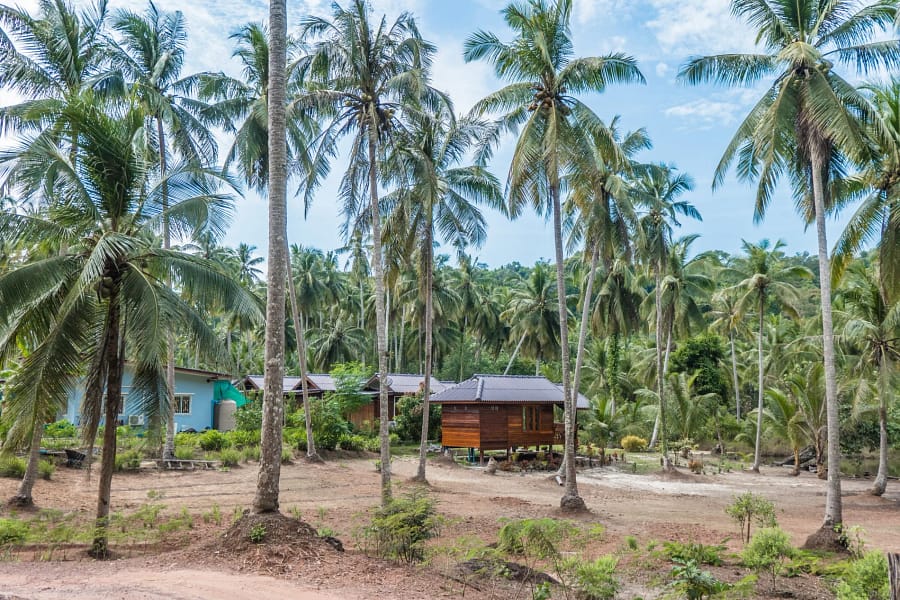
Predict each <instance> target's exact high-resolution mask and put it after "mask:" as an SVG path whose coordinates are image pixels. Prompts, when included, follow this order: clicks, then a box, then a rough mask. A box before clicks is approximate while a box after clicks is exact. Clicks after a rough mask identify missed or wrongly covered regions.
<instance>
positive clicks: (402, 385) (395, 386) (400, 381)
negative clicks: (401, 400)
mask: <svg viewBox="0 0 900 600" xmlns="http://www.w3.org/2000/svg"><path fill="white" fill-rule="evenodd" d="M424 381H425V376H424V375H416V374H413V373H388V375H387V385H388V390H390V391H392V392H395V393H397V394H416V393H418V391H419V390H420V389H421V387H422V384H423V383H424ZM366 387H368V388H372V389H377V388H378V373H376V374H375V375H373V376H372V378H371V379H369V381H368V382H367V383H366ZM429 387H430V388H431V393H432V394H435V393H437V392H440V391H441V390H443V389H444V388H446V387H447V386H446V385H445V384H443V383H441V382H440V381H438V380H437V379H436V378H434V377H432V378H431V384H430V385H429Z"/></svg>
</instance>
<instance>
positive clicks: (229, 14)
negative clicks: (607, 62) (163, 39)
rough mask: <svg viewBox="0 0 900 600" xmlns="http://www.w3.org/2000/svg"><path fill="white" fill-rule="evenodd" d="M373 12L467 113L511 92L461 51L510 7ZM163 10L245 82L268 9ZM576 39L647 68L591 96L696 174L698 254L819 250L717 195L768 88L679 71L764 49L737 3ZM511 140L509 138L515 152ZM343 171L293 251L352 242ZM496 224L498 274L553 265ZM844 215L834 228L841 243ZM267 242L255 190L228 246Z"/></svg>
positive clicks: (500, 161) (167, 3) (585, 48)
mask: <svg viewBox="0 0 900 600" xmlns="http://www.w3.org/2000/svg"><path fill="white" fill-rule="evenodd" d="M77 3H81V2H80V0H79V1H78V2H77ZM36 4H37V2H36V0H28V1H26V2H22V3H21V6H23V7H25V8H28V9H32V10H33V9H34V8H35V5H36ZM329 4H330V2H329V1H328V0H302V1H297V0H288V11H289V21H290V25H291V26H296V24H297V22H298V21H299V18H300V17H301V15H303V14H306V13H310V12H312V13H318V14H327V12H328V7H329ZM372 4H373V6H374V9H375V11H376V12H377V13H387V14H388V15H396V14H397V13H398V12H399V11H401V10H408V11H411V12H413V13H414V14H415V15H416V16H417V17H418V20H419V23H420V28H421V29H422V31H423V34H424V35H425V37H426V38H427V39H429V40H430V41H432V42H434V43H435V44H436V45H437V47H438V53H437V56H436V57H435V63H434V77H433V80H434V85H435V86H436V87H438V88H440V89H443V90H445V91H447V92H449V93H450V94H451V96H452V98H453V99H454V102H455V104H456V107H457V110H458V111H459V112H464V111H466V110H468V109H469V108H470V107H471V106H472V104H473V103H474V102H475V101H477V100H478V99H479V98H481V97H482V96H484V95H485V94H487V93H489V92H490V91H492V90H494V89H496V88H497V87H498V86H499V85H501V82H499V81H497V80H496V79H495V78H494V77H493V74H492V72H491V70H490V68H489V67H488V65H486V64H482V63H475V64H466V63H465V62H464V61H463V58H462V47H463V42H464V40H465V39H466V37H467V36H468V35H469V34H470V33H471V32H473V31H474V30H476V29H487V30H491V31H494V32H495V33H497V34H498V35H499V36H500V37H501V39H509V38H510V34H509V32H508V31H507V30H506V29H505V27H504V25H503V22H502V20H501V17H500V14H499V10H500V9H501V8H502V7H503V5H504V4H505V3H504V2H501V1H495V0H372ZM157 5H158V6H159V7H160V8H161V9H163V10H182V11H183V12H184V13H185V16H186V18H187V21H188V27H189V34H190V38H189V47H188V52H189V54H188V58H187V61H186V66H185V68H186V70H185V73H188V72H192V71H201V70H215V71H218V70H225V71H226V72H230V73H231V74H234V75H238V74H239V73H238V68H237V65H236V63H235V62H233V61H232V60H230V58H229V57H230V55H231V51H232V44H231V41H230V40H229V39H228V34H229V33H230V32H231V31H232V30H233V29H234V28H235V27H236V26H237V25H239V24H242V23H245V22H248V21H254V20H255V21H261V20H264V19H265V18H266V16H267V11H268V4H267V3H266V2H262V1H259V0H250V1H240V0H218V1H215V2H213V1H211V0H193V1H191V2H183V1H176V0H158V1H157ZM110 6H111V7H112V8H118V7H126V6H127V7H129V8H133V9H136V10H143V7H144V2H143V1H142V0H141V1H139V0H111V1H110ZM572 30H573V37H574V42H575V52H576V54H578V55H580V56H591V55H598V54H605V53H608V52H613V51H617V52H618V51H621V52H625V53H627V54H630V55H632V56H634V57H635V58H636V59H637V60H638V62H639V65H640V68H641V70H642V71H643V73H644V75H645V77H646V79H647V85H644V86H627V87H616V88H610V89H609V90H608V91H607V92H606V93H604V94H602V95H596V96H587V97H585V98H584V99H585V100H586V101H587V102H588V103H589V104H590V105H591V106H592V107H593V108H594V110H595V111H596V112H597V113H598V114H599V115H600V116H601V118H603V119H607V120H608V119H610V118H612V117H613V116H615V115H620V116H621V121H622V127H624V128H626V129H629V130H630V129H635V128H638V127H645V128H646V129H647V131H648V133H649V134H650V136H651V138H652V140H653V142H654V147H653V149H652V150H650V151H647V152H645V153H644V154H643V155H642V156H641V157H640V158H641V159H643V160H647V161H654V162H666V163H672V164H675V165H677V167H678V168H679V169H680V170H682V171H684V172H687V173H689V174H690V175H692V176H693V178H694V179H695V182H696V186H695V190H694V192H692V193H691V194H690V195H689V199H690V200H691V201H692V202H693V203H694V204H695V205H696V206H697V207H698V209H699V210H700V212H701V214H702V215H703V222H702V223H695V222H690V221H685V222H684V223H683V227H682V232H683V233H685V234H687V233H699V234H701V238H700V239H699V240H698V241H697V242H696V243H695V245H694V249H695V250H696V251H702V250H710V249H721V250H726V251H729V252H735V251H738V250H739V249H740V246H741V239H746V240H748V241H757V240H759V239H762V238H771V239H773V240H774V239H778V238H782V239H784V240H785V241H786V242H787V244H788V250H789V251H790V252H803V251H809V252H811V253H814V252H815V237H814V232H813V231H812V230H810V231H805V228H804V225H803V222H802V221H801V219H800V218H799V217H798V216H797V215H796V214H795V212H794V209H793V203H792V201H791V198H790V196H789V194H788V192H787V191H786V190H785V191H784V192H782V193H781V195H780V196H779V197H777V198H776V200H775V202H774V203H773V205H772V206H771V208H770V211H769V213H768V215H767V217H766V219H765V221H764V222H763V223H761V224H760V225H754V223H753V220H752V210H753V208H752V207H753V197H754V191H755V190H754V188H753V187H752V186H750V185H747V184H741V183H738V182H736V181H734V180H729V181H727V182H726V184H725V185H724V186H722V187H721V188H719V189H718V190H717V191H716V192H715V193H713V192H712V191H711V189H710V186H711V180H712V174H713V170H714V169H715V166H716V164H717V162H718V160H719V158H720V156H721V153H722V150H723V149H724V148H725V146H726V144H727V143H728V141H729V139H730V137H731V135H732V134H733V132H734V130H735V128H736V127H737V125H738V123H739V122H740V119H741V118H743V115H744V114H746V112H747V111H748V110H749V108H750V106H752V103H753V102H754V101H755V99H756V98H758V95H759V91H760V90H746V89H731V90H728V89H722V88H715V87H687V86H685V85H682V84H679V83H678V82H676V80H675V74H676V73H677V71H678V68H679V65H681V64H682V63H683V62H684V61H685V60H686V58H687V57H689V56H691V55H696V54H711V53H721V52H732V51H747V50H751V49H752V48H753V35H752V33H751V32H750V31H749V29H748V28H747V27H746V26H744V25H743V24H741V23H739V22H737V21H736V20H734V19H733V18H732V17H731V15H730V13H729V10H728V2H727V0H575V11H574V18H573V24H572ZM9 100H10V98H9V96H8V95H6V96H5V97H4V96H3V95H2V94H0V101H9ZM511 143H512V140H511V139H510V140H508V143H507V147H508V146H509V145H510V144H511ZM224 154H225V151H224V149H223V152H222V155H224ZM508 156H509V154H508V152H506V151H503V150H501V151H500V152H499V154H498V156H497V157H496V159H495V161H494V163H493V164H492V165H491V168H492V170H493V171H494V172H495V173H496V174H497V175H498V176H499V177H500V178H501V180H503V179H505V175H506V169H507V167H508ZM344 166H345V163H344V161H343V159H341V158H339V159H338V160H337V161H336V162H335V164H334V165H333V176H332V178H331V179H330V180H329V181H327V182H326V183H325V185H324V186H323V187H322V189H321V190H320V192H319V193H318V194H317V197H316V199H315V202H314V204H313V206H312V208H311V210H310V213H309V216H308V219H307V220H306V221H304V219H303V211H302V205H301V204H300V202H299V200H294V199H290V198H289V209H288V210H289V220H290V223H289V235H290V238H291V241H292V242H298V243H302V244H304V245H309V246H315V247H319V248H323V249H332V248H336V247H339V246H341V245H342V240H341V239H340V237H339V233H338V231H339V225H340V223H341V217H340V216H339V214H338V203H337V202H336V199H335V196H336V193H335V192H336V188H337V179H338V176H339V174H340V172H341V171H342V169H343V168H344ZM846 216H847V215H846V214H845V215H843V217H844V218H846ZM487 218H488V222H489V231H488V239H487V242H486V243H485V245H484V246H483V247H482V248H481V249H477V250H473V251H472V253H473V254H474V255H476V256H478V257H479V258H480V260H481V261H482V262H486V263H488V264H490V265H492V266H499V265H502V264H505V263H508V262H511V261H514V260H517V261H519V262H521V263H523V264H530V263H532V262H534V261H536V260H538V259H540V258H549V257H552V256H553V236H552V232H551V230H550V227H549V226H548V224H547V223H545V222H544V220H543V219H540V218H538V217H536V216H534V215H525V216H522V217H520V218H519V219H518V220H516V221H513V222H510V221H508V220H507V219H506V218H505V217H503V216H502V215H500V214H498V213H492V212H488V214H487ZM844 218H839V219H838V221H837V223H835V222H832V223H831V227H830V231H829V235H830V238H831V239H833V238H834V237H835V236H836V235H837V232H838V228H839V227H838V226H839V225H840V224H842V223H843V221H844ZM266 233H267V225H266V204H265V201H264V200H263V199H261V198H259V197H257V196H255V195H253V194H252V193H249V192H248V193H247V194H246V196H245V197H244V198H242V199H241V200H239V201H238V206H237V214H236V215H235V219H234V224H233V226H232V227H231V229H230V231H229V233H228V234H227V236H226V238H225V242H226V243H229V244H237V243H238V242H240V241H243V242H248V243H250V244H253V245H255V246H257V247H258V248H259V252H260V253H261V254H265V248H266V245H267V242H266ZM447 252H449V251H448V250H447Z"/></svg>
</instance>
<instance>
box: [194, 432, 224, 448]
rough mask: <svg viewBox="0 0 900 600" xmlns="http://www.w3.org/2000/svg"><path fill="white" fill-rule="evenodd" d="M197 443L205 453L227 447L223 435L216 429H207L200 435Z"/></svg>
mask: <svg viewBox="0 0 900 600" xmlns="http://www.w3.org/2000/svg"><path fill="white" fill-rule="evenodd" d="M197 443H199V444H200V447H201V448H203V449H204V450H206V451H207V452H218V451H219V450H222V449H223V448H227V447H228V445H229V443H228V438H227V437H226V436H225V434H224V433H222V432H221V431H218V430H216V429H209V430H207V431H204V432H203V433H201V434H200V438H199V439H198V440H197Z"/></svg>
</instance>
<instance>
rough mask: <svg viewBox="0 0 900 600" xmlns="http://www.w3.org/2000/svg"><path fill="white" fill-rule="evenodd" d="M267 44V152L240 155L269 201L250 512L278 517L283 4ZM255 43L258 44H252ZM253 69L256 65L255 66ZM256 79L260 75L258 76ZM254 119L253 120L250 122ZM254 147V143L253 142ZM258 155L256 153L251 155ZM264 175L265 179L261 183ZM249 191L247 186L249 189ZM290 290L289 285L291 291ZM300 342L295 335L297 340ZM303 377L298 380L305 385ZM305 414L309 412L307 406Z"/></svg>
mask: <svg viewBox="0 0 900 600" xmlns="http://www.w3.org/2000/svg"><path fill="white" fill-rule="evenodd" d="M269 34H270V35H269V40H268V52H266V54H267V59H268V60H267V61H266V64H265V70H264V71H261V73H265V75H266V77H265V78H262V77H259V78H258V80H257V81H256V83H257V84H258V85H260V84H261V85H263V86H264V88H263V89H264V90H265V93H264V94H262V95H261V98H257V100H258V101H259V100H261V101H262V102H264V103H265V104H264V106H265V108H266V112H265V115H266V116H265V128H264V129H262V130H261V131H260V129H259V127H260V126H262V125H263V123H261V122H256V123H255V127H256V128H257V135H259V134H262V135H263V136H264V139H265V144H266V149H265V151H263V152H261V153H260V152H256V153H255V154H253V155H251V154H249V153H244V152H241V156H242V158H243V161H242V162H243V164H244V166H245V167H246V166H250V161H252V166H253V167H252V169H251V170H249V171H248V170H245V174H246V175H249V176H250V181H253V177H258V178H260V179H257V180H256V181H257V185H260V186H261V185H265V186H266V191H267V192H268V195H269V265H268V269H267V273H266V369H265V376H264V381H263V389H264V390H265V391H264V397H263V414H262V439H261V441H260V459H259V475H258V476H257V479H256V495H255V496H254V498H253V512H255V513H257V514H261V513H271V512H278V496H279V491H280V479H281V447H282V440H281V429H282V426H283V423H284V399H283V396H282V388H283V382H284V317H285V314H284V313H285V308H284V305H285V297H284V296H285V284H286V282H287V280H288V275H289V271H288V269H289V267H290V257H289V256H288V239H287V181H288V141H287V138H288V136H287V130H288V125H287V117H288V115H287V111H286V110H285V103H286V101H287V83H288V77H287V53H288V37H287V5H286V2H285V0H273V1H272V2H270V3H269ZM257 41H258V40H257ZM257 65H258V66H261V65H259V63H257ZM257 73H258V74H259V73H260V71H259V70H258V71H257ZM256 119H259V116H258V115H254V120H256ZM255 141H256V142H257V143H258V142H259V139H256V140H255ZM256 150H257V151H258V150H261V148H257V149H256ZM263 174H264V176H265V179H262V177H263ZM251 185H252V183H251ZM290 287H291V289H293V284H291V285H290ZM298 338H299V335H298ZM305 375H306V373H305V372H304V373H301V374H300V376H301V377H302V378H303V380H304V381H305V379H306V377H305ZM306 408H307V411H306V412H307V414H309V407H308V406H307V407H306Z"/></svg>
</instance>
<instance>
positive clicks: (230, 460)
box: [219, 448, 241, 467]
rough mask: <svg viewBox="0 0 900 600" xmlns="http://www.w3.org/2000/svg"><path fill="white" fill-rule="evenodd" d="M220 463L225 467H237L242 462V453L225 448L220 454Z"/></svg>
mask: <svg viewBox="0 0 900 600" xmlns="http://www.w3.org/2000/svg"><path fill="white" fill-rule="evenodd" d="M219 462H220V463H222V466H223V467H236V466H237V465H238V463H239V462H241V453H240V452H239V451H238V450H235V449H234V448H225V449H223V450H222V451H221V452H219Z"/></svg>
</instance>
